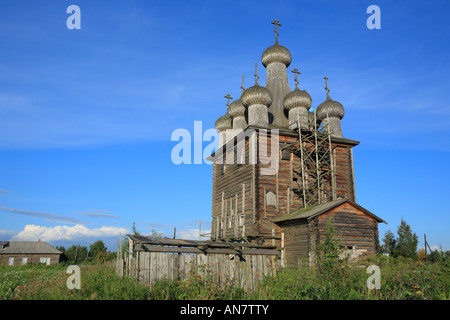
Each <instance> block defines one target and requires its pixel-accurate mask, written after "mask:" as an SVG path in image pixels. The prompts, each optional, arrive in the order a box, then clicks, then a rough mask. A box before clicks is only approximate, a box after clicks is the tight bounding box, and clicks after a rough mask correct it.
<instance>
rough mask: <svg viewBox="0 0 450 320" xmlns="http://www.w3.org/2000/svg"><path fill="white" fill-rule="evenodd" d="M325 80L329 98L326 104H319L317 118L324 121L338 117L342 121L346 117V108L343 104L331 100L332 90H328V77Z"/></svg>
mask: <svg viewBox="0 0 450 320" xmlns="http://www.w3.org/2000/svg"><path fill="white" fill-rule="evenodd" d="M324 79H325V91H326V92H327V98H326V99H325V101H324V102H322V103H321V104H319V106H318V107H317V109H316V117H317V119H318V120H324V119H326V118H327V117H337V118H339V119H342V118H343V117H344V113H345V112H344V107H343V106H342V104H341V103H339V102H337V101H334V100H333V99H331V98H330V94H329V93H330V90H329V89H328V77H324Z"/></svg>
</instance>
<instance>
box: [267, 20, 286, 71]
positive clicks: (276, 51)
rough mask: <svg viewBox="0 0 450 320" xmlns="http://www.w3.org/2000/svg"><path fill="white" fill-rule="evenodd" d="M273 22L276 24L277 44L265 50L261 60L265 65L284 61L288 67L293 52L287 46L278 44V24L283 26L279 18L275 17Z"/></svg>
mask: <svg viewBox="0 0 450 320" xmlns="http://www.w3.org/2000/svg"><path fill="white" fill-rule="evenodd" d="M271 23H272V24H273V25H275V44H274V45H273V46H271V47H268V48H267V49H266V50H264V52H263V54H262V57H261V62H262V64H263V66H264V67H267V66H268V65H269V64H271V63H272V62H281V63H284V65H285V66H286V67H289V65H290V64H291V61H292V56H291V53H290V52H289V50H288V49H287V48H286V47H283V46H280V45H279V44H278V26H281V24H280V23H279V21H278V19H275V20H274V21H273V22H271Z"/></svg>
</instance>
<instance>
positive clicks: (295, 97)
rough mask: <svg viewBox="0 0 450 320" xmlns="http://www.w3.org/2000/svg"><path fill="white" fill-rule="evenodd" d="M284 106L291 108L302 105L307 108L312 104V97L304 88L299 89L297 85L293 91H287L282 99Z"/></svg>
mask: <svg viewBox="0 0 450 320" xmlns="http://www.w3.org/2000/svg"><path fill="white" fill-rule="evenodd" d="M283 104H284V107H285V108H286V109H287V110H291V109H292V108H295V107H304V108H306V110H309V109H310V108H311V105H312V99H311V96H310V95H309V93H308V92H306V90H300V89H299V88H298V87H296V88H295V89H294V91H291V92H289V93H288V94H287V95H286V96H285V97H284V100H283Z"/></svg>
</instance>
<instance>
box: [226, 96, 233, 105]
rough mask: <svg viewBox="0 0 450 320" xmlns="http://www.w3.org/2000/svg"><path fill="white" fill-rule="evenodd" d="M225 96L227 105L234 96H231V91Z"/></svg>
mask: <svg viewBox="0 0 450 320" xmlns="http://www.w3.org/2000/svg"><path fill="white" fill-rule="evenodd" d="M224 98H226V99H227V107H228V106H229V105H230V99H233V97H232V96H230V94H229V93H227V95H226V96H225V97H224Z"/></svg>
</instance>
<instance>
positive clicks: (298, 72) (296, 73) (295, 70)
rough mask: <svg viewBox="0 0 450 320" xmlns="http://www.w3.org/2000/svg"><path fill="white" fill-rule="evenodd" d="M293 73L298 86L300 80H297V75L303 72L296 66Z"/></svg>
mask: <svg viewBox="0 0 450 320" xmlns="http://www.w3.org/2000/svg"><path fill="white" fill-rule="evenodd" d="M291 72H292V73H295V87H296V88H298V80H297V75H298V74H301V72H300V71H298V69H297V68H295V69H294V70H292V71H291Z"/></svg>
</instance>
